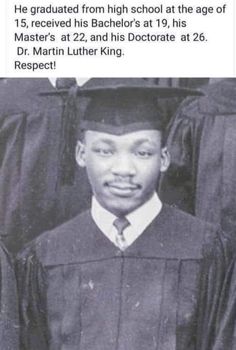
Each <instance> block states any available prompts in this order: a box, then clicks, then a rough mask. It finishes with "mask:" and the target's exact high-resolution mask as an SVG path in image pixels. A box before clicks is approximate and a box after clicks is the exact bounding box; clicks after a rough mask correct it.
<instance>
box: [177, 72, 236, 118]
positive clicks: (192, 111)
mask: <svg viewBox="0 0 236 350" xmlns="http://www.w3.org/2000/svg"><path fill="white" fill-rule="evenodd" d="M203 92H204V94H205V95H204V96H201V97H197V98H196V97H189V98H187V99H186V100H184V102H183V103H182V104H181V106H180V108H179V113H180V115H181V116H182V117H185V118H186V119H189V120H196V121H198V122H199V119H200V120H201V118H202V120H203V121H204V120H205V117H206V116H207V115H208V116H215V115H224V114H235V113H236V101H235V93H236V80H235V79H223V80H221V81H218V82H216V83H214V84H210V85H207V86H206V87H205V88H203Z"/></svg>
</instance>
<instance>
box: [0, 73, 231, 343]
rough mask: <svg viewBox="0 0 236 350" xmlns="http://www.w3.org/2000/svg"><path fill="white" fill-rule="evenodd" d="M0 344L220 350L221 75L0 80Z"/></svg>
mask: <svg viewBox="0 0 236 350" xmlns="http://www.w3.org/2000/svg"><path fill="white" fill-rule="evenodd" d="M0 171H1V176H0V222H1V225H0V233H1V237H0V276H1V283H0V349H1V350H234V349H236V267H235V252H236V176H235V173H236V78H176V77H175V78H155V77H154V78H134V77H132V78H83V79H82V78H0Z"/></svg>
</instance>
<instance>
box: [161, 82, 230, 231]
mask: <svg viewBox="0 0 236 350" xmlns="http://www.w3.org/2000/svg"><path fill="white" fill-rule="evenodd" d="M203 90H204V93H205V96H202V97H198V98H188V99H186V100H185V101H184V102H183V103H182V105H181V106H180V108H179V110H178V112H177V113H176V116H175V118H174V119H173V121H172V123H171V125H170V129H169V132H168V137H167V145H168V149H169V150H170V153H171V155H172V160H171V164H170V167H169V169H168V171H167V172H166V173H165V174H163V177H162V180H161V184H160V196H161V198H162V199H163V200H164V201H165V202H167V203H169V204H172V205H175V206H177V207H179V208H180V209H182V210H185V211H187V212H189V213H191V214H193V215H195V216H197V217H199V218H201V219H203V220H206V221H209V222H213V223H216V224H218V225H220V226H221V228H222V229H223V230H224V231H225V232H226V233H227V234H229V236H232V237H235V238H236V235H235V233H236V180H235V171H236V152H235V150H236V137H235V134H236V99H235V97H236V79H235V78H231V79H220V80H219V79H212V80H211V84H210V85H208V86H206V87H205V88H204V89H203Z"/></svg>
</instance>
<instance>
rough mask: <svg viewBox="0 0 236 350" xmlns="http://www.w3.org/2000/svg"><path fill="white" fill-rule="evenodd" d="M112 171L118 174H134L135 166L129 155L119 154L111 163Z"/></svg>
mask: <svg viewBox="0 0 236 350" xmlns="http://www.w3.org/2000/svg"><path fill="white" fill-rule="evenodd" d="M111 170H112V173H113V174H114V175H120V176H134V175H135V173H136V168H135V165H134V162H133V160H132V157H131V156H130V155H126V154H121V155H119V156H117V157H116V159H115V160H114V162H113V164H112V169H111Z"/></svg>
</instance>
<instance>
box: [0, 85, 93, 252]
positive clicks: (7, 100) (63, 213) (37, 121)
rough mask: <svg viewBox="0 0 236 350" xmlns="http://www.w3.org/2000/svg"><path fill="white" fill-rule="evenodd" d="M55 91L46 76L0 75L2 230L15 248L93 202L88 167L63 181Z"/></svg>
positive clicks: (59, 100) (59, 101) (59, 104)
mask: <svg viewBox="0 0 236 350" xmlns="http://www.w3.org/2000/svg"><path fill="white" fill-rule="evenodd" d="M55 92H56V89H55V88H54V87H53V86H52V85H51V83H50V81H49V80H48V79H44V78H37V79H32V78H29V79H28V78H27V79H25V78H24V79H22V78H20V79H16V78H13V79H3V80H0V222H1V228H0V234H1V236H2V239H3V241H4V243H5V244H6V246H7V247H8V249H9V250H10V251H11V252H17V251H18V250H19V249H20V248H22V247H23V246H24V245H25V243H26V242H29V241H31V240H32V239H33V238H35V237H36V236H37V235H39V234H40V233H42V232H45V231H46V230H49V229H51V228H53V227H55V226H58V225H59V224H61V223H62V222H64V221H67V220H69V219H70V218H71V217H73V216H75V215H77V214H78V213H79V212H81V211H84V210H85V209H86V208H88V207H89V203H90V201H89V198H90V188H89V184H88V181H87V176H86V174H85V172H84V171H80V172H78V173H76V177H75V182H74V184H72V185H62V184H61V183H60V171H59V170H60V169H59V168H60V166H59V164H60V147H61V142H62V114H63V108H64V100H63V99H62V97H61V95H60V94H54V95H52V93H55ZM45 93H49V94H46V95H45Z"/></svg>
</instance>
